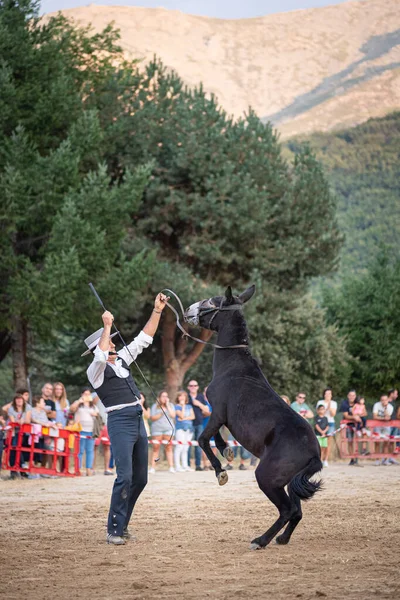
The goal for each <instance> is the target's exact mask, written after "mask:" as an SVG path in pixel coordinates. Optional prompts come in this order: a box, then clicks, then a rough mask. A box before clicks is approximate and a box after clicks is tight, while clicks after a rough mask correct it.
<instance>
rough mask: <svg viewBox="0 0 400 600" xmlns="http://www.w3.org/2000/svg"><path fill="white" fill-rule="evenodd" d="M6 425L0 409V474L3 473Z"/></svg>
mask: <svg viewBox="0 0 400 600" xmlns="http://www.w3.org/2000/svg"><path fill="white" fill-rule="evenodd" d="M5 426H6V420H5V418H4V417H3V415H2V412H1V411H0V475H1V465H2V461H3V450H4V427H5Z"/></svg>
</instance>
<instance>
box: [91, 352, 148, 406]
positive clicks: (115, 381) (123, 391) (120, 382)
mask: <svg viewBox="0 0 400 600" xmlns="http://www.w3.org/2000/svg"><path fill="white" fill-rule="evenodd" d="M117 360H120V361H121V362H122V366H123V367H124V369H127V370H128V371H129V375H128V377H118V375H117V374H116V372H115V371H114V369H113V368H112V367H110V365H109V364H107V365H106V368H105V370H104V381H103V383H102V384H101V386H100V387H98V388H96V390H95V392H96V394H97V395H98V397H99V398H100V400H101V401H102V403H103V404H104V406H105V408H110V407H111V406H117V405H118V404H131V403H132V402H136V400H139V399H140V392H139V390H138V387H137V385H136V383H135V380H134V379H133V377H132V375H131V373H130V370H129V367H128V365H127V364H126V362H125V361H124V360H123V359H122V358H118V359H117Z"/></svg>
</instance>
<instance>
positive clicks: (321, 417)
mask: <svg viewBox="0 0 400 600" xmlns="http://www.w3.org/2000/svg"><path fill="white" fill-rule="evenodd" d="M325 413H326V410H325V406H324V405H323V404H319V406H317V416H316V417H314V431H315V435H316V436H317V438H318V442H319V445H320V446H321V460H322V464H323V465H324V467H329V463H328V458H327V456H328V438H327V437H326V436H327V434H328V432H329V423H328V418H327V417H326V416H325Z"/></svg>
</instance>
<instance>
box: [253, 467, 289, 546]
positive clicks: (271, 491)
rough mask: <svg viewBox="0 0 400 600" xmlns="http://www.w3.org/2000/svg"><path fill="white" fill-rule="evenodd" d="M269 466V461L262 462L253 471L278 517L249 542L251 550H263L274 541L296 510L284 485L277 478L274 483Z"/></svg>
mask: <svg viewBox="0 0 400 600" xmlns="http://www.w3.org/2000/svg"><path fill="white" fill-rule="evenodd" d="M270 465H271V463H270V461H268V463H267V462H266V461H263V460H262V461H261V462H260V464H259V465H258V467H257V469H256V471H255V475H256V479H257V483H258V485H259V487H260V489H261V490H262V491H263V492H264V494H265V495H266V496H267V498H269V500H271V502H272V503H273V504H275V506H276V508H277V509H278V510H279V517H278V519H277V520H276V521H275V523H274V524H273V525H272V527H270V528H269V529H268V530H267V531H266V532H265V533H263V535H260V536H259V537H257V538H255V539H254V540H253V541H252V542H251V545H250V549H251V550H258V549H259V548H265V546H267V545H268V544H269V543H270V542H271V540H273V539H274V537H275V536H276V535H277V533H279V531H280V530H281V529H282V527H284V526H285V525H286V523H287V522H288V521H290V519H291V518H292V516H293V513H294V511H295V510H296V508H295V506H294V505H293V502H292V500H291V499H290V498H289V496H288V495H287V493H286V492H285V488H284V485H282V483H281V482H279V481H278V480H277V479H279V478H276V480H275V481H274V479H275V478H274V475H273V473H271V469H270V468H268V467H270ZM275 467H276V465H275Z"/></svg>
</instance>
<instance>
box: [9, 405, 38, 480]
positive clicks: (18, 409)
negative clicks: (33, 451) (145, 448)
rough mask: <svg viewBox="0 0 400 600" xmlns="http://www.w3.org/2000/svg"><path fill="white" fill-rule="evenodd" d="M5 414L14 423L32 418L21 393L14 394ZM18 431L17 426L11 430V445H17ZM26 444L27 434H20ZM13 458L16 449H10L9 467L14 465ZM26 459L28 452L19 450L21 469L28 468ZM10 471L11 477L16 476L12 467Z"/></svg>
mask: <svg viewBox="0 0 400 600" xmlns="http://www.w3.org/2000/svg"><path fill="white" fill-rule="evenodd" d="M7 414H8V419H9V421H10V423H16V424H17V425H24V424H25V423H30V422H31V419H32V412H31V407H30V405H29V404H28V403H27V402H26V400H25V399H24V397H23V396H22V394H16V395H15V396H14V399H13V401H12V402H11V406H10V407H9V409H8V411H7ZM18 433H19V427H15V428H14V432H13V437H12V441H11V444H12V446H16V445H17V441H18ZM27 444H28V435H23V436H22V445H23V446H27ZM15 460H16V451H14V450H12V451H11V452H10V466H11V467H14V466H15ZM28 460H29V452H21V465H18V466H21V467H22V468H23V469H28V468H29V464H28ZM10 471H11V479H15V477H16V476H17V473H16V471H13V470H12V469H11V470H10ZM24 475H26V474H25V473H24Z"/></svg>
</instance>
